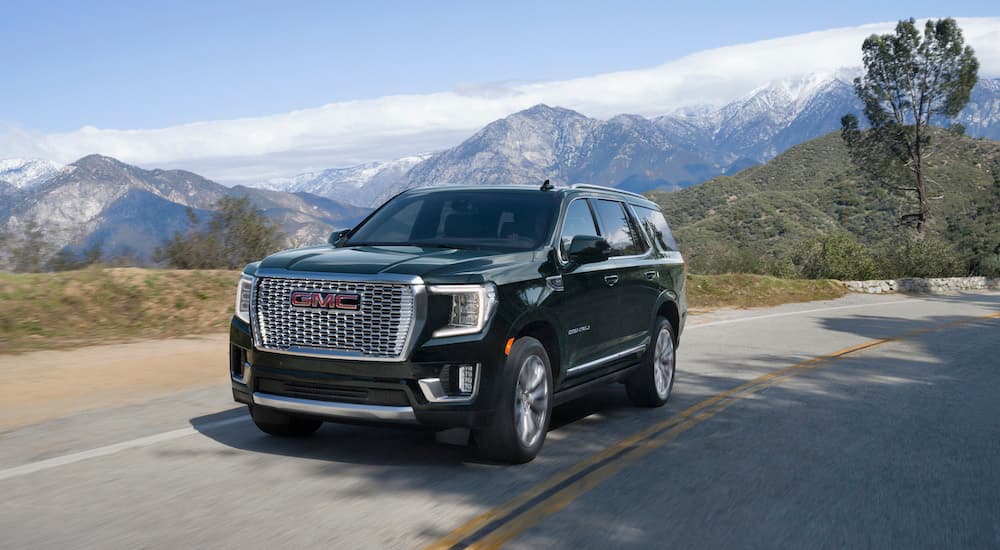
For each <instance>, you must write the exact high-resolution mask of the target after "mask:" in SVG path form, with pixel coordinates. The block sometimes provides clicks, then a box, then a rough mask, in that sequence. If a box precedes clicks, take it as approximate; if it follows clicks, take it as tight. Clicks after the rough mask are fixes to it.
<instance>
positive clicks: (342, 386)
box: [230, 317, 505, 429]
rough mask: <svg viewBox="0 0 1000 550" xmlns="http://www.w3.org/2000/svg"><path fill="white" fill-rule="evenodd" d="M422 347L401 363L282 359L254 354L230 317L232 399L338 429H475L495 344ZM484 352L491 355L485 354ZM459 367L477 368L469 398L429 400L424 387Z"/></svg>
mask: <svg viewBox="0 0 1000 550" xmlns="http://www.w3.org/2000/svg"><path fill="white" fill-rule="evenodd" d="M493 340H497V342H493ZM426 344H427V345H424V346H418V347H417V349H415V350H414V351H413V353H412V354H411V356H410V360H408V361H403V362H374V361H361V360H344V359H325V358H318V357H303V356H296V355H285V354H280V353H272V352H264V351H260V350H257V349H255V348H254V346H253V340H252V338H251V334H250V327H249V325H247V324H246V323H244V322H243V321H241V320H239V319H238V318H235V317H234V318H233V320H232V322H231V324H230V375H231V379H232V390H233V398H234V399H235V400H236V401H238V402H241V403H246V404H248V405H257V406H262V407H270V408H275V409H279V410H282V411H286V412H289V413H294V414H299V415H303V416H310V417H315V418H321V419H324V420H333V421H338V422H360V423H379V424H382V423H390V424H416V425H423V426H428V427H432V428H437V429H445V428H453V427H468V428H476V427H481V426H483V425H485V424H486V423H488V422H489V420H490V418H491V416H492V409H493V403H495V399H494V395H495V393H496V387H495V384H494V379H495V378H496V376H495V374H496V373H499V372H500V369H501V368H502V365H503V362H504V359H505V356H504V355H503V353H502V349H503V343H502V336H501V337H494V336H492V331H486V332H484V333H483V334H479V335H470V336H463V337H454V338H448V339H440V340H439V341H436V342H433V344H431V343H426ZM490 349H492V350H497V352H496V353H492V354H491V353H486V351H485V350H490ZM465 363H472V364H478V365H479V366H478V368H477V376H476V384H475V390H474V391H473V393H472V396H471V397H470V398H469V399H466V400H456V399H444V400H441V399H440V396H435V395H434V389H435V388H434V384H433V383H432V384H430V385H429V384H428V383H427V381H428V380H435V379H436V378H438V377H439V376H440V375H441V371H442V367H443V366H444V365H449V364H465ZM422 380H423V381H424V384H423V386H424V387H423V388H421V381H422ZM428 393H430V394H431V395H430V397H431V399H428V395H427V394H428ZM435 397H437V399H435ZM432 399H433V400H432Z"/></svg>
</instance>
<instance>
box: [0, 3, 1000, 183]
mask: <svg viewBox="0 0 1000 550" xmlns="http://www.w3.org/2000/svg"><path fill="white" fill-rule="evenodd" d="M959 25H960V26H961V27H962V29H963V32H964V33H965V38H966V42H967V43H968V44H970V45H972V46H973V48H975V49H976V54H977V57H978V58H979V61H980V63H981V69H980V74H981V75H982V76H1000V18H972V19H959ZM893 26H894V23H879V24H872V25H864V26H860V27H851V28H841V29H832V30H828V31H820V32H813V33H808V34H800V35H795V36H789V37H784V38H778V39H773V40H765V41H760V42H754V43H750V44H741V45H735V46H728V47H724V48H719V49H714V50H707V51H703V52H699V53H695V54H692V55H689V56H686V57H683V58H681V59H678V60H675V61H671V62H669V63H665V64H663V65H660V66H658V67H653V68H649V69H641V70H633V71H622V72H616V73H608V74H600V75H596V76H591V77H585V78H577V79H572V80H565V81H552V82H534V83H523V82H522V83H510V84H503V83H500V84H484V85H482V86H470V87H463V88H461V89H457V90H453V91H448V92H440V93H434V94H427V95H399V96H387V97H381V98H376V99H366V100H357V101H347V102H340V103H331V104H328V105H324V106H322V107H317V108H311V109H303V110H299V111H293V112H290V113H283V114H276V115H271V116H265V117H255V118H245V119H237V120H219V121H210V122H197V123H192V124H185V125H180V126H171V127H168V128H162V129H154V130H113V129H98V128H93V127H84V128H81V129H79V130H76V131H73V132H68V133H54V134H42V133H37V132H31V131H27V130H23V129H17V128H9V129H6V130H0V157H10V156H30V157H41V158H47V159H52V160H56V161H59V162H72V161H73V160H75V159H77V158H79V157H82V156H84V155H87V154H90V153H101V154H105V155H110V156H113V157H116V158H119V159H121V160H123V161H125V162H130V163H135V164H139V165H141V166H156V167H162V168H168V167H178V168H186V169H190V170H194V171H198V172H201V173H203V174H204V175H206V176H208V177H211V178H214V179H218V180H220V181H223V182H232V183H236V182H252V181H254V180H262V179H266V178H269V177H274V176H277V175H287V174H292V173H298V172H303V171H308V170H318V169H322V168H328V167H331V166H343V165H349V164H355V163H359V162H367V161H371V160H384V159H389V158H394V157H397V156H403V155H407V154H413V153H417V152H423V151H428V150H434V149H441V148H445V147H449V146H452V145H454V144H456V143H458V142H459V141H460V140H461V139H462V138H463V137H465V136H467V135H469V134H470V133H472V132H473V131H475V130H477V129H479V128H480V127H482V126H483V125H485V124H487V123H489V122H491V121H493V120H496V119H498V118H501V117H504V116H506V115H509V114H510V113H513V112H515V111H519V110H521V109H525V108H527V107H530V106H532V105H535V104H537V103H547V104H549V105H558V106H562V107H568V108H571V109H575V110H578V111H580V112H582V113H584V114H587V115H590V116H595V117H601V118H606V117H610V116H613V115H616V114H619V113H637V114H644V115H655V114H661V113H665V112H670V111H673V110H675V109H678V108H681V107H686V106H693V105H702V104H715V105H719V104H722V103H725V102H728V101H731V100H733V99H736V98H737V97H740V96H742V95H744V94H746V93H748V92H749V91H751V90H752V89H754V88H756V87H759V86H761V85H764V84H766V83H768V82H770V81H773V80H777V79H782V78H789V77H793V76H797V75H803V74H807V73H813V72H817V71H822V72H830V73H833V72H834V71H837V70H839V69H842V68H845V67H855V66H859V65H860V45H861V42H862V40H863V39H864V38H865V37H866V36H868V35H869V34H872V33H883V32H890V31H891V30H892V27H893Z"/></svg>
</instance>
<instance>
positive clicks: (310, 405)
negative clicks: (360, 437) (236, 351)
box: [253, 392, 417, 423]
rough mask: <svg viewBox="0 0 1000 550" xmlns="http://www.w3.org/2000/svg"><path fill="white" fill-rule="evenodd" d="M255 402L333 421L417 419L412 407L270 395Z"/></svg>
mask: <svg viewBox="0 0 1000 550" xmlns="http://www.w3.org/2000/svg"><path fill="white" fill-rule="evenodd" d="M253 402H254V404H255V405H260V406H262V407H271V408H274V409H279V410H282V411H287V412H296V413H302V414H310V415H314V416H321V417H323V418H329V419H333V420H337V419H343V420H376V421H380V422H402V423H415V422H416V421H417V417H416V416H415V415H414V414H413V408H412V407H390V406H387V405H359V404H357V403H334V402H330V401H315V400H312V399H299V398H297V397H285V396H283V395H273V394H270V393H261V392H254V393H253Z"/></svg>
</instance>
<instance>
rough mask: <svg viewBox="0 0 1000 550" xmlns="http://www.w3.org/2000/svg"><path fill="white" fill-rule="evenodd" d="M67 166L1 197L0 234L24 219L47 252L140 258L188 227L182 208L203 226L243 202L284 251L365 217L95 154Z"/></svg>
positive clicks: (311, 200) (321, 201) (19, 228)
mask: <svg viewBox="0 0 1000 550" xmlns="http://www.w3.org/2000/svg"><path fill="white" fill-rule="evenodd" d="M67 168H68V169H66V170H61V171H60V172H59V173H58V174H56V175H55V176H54V177H52V178H50V179H49V180H47V181H45V182H44V183H41V184H37V185H35V186H33V187H27V188H24V189H19V190H17V191H15V192H13V193H11V194H9V195H8V196H7V197H5V199H4V201H3V202H2V203H0V229H4V230H6V231H8V232H10V233H13V234H14V235H19V234H21V233H23V231H24V229H25V227H26V225H27V224H28V222H29V220H31V221H33V222H35V223H37V224H38V225H39V226H40V227H41V229H42V231H43V232H44V234H45V239H46V241H47V242H48V243H49V244H51V245H52V246H53V247H54V248H55V249H62V248H68V249H71V250H73V249H82V248H84V247H86V246H89V245H92V244H100V245H101V246H102V248H103V249H104V252H105V253H106V254H108V255H111V256H114V255H118V254H122V253H126V252H128V253H132V254H135V255H137V256H138V257H139V258H141V259H144V260H148V259H149V258H150V256H151V254H152V252H153V250H154V249H155V248H156V247H157V246H159V245H160V244H162V243H163V242H164V241H165V240H166V239H167V238H168V237H170V236H171V235H172V234H173V233H174V232H176V231H183V230H185V229H187V228H188V227H189V225H190V222H189V218H188V209H189V208H190V209H191V210H192V211H193V212H194V213H195V214H197V215H199V217H200V218H201V219H203V220H204V219H206V218H207V217H208V216H209V215H210V211H211V209H212V207H213V205H214V204H215V203H216V201H218V200H219V199H220V198H222V197H224V196H243V195H247V196H249V197H250V199H251V201H252V202H253V203H254V204H255V205H256V206H257V207H258V208H259V209H261V210H263V211H264V213H265V214H266V215H267V216H268V217H269V218H271V219H272V220H274V221H276V222H277V223H278V224H279V225H280V226H281V227H282V229H283V230H284V231H285V233H286V234H287V235H288V236H289V244H290V245H304V244H310V243H317V242H323V241H324V240H325V239H326V236H327V235H328V234H329V232H330V231H331V230H332V229H334V228H337V227H342V226H345V225H352V224H354V223H356V222H357V220H358V219H360V218H361V217H362V216H363V215H364V214H365V213H366V212H367V209H363V208H358V207H354V206H350V205H345V204H341V203H339V202H336V201H333V200H331V199H326V198H323V197H318V196H315V195H311V194H308V193H283V192H279V191H268V190H262V189H250V188H245V187H235V188H229V187H225V186H222V185H219V184H218V183H215V182H213V181H210V180H207V179H205V178H203V177H201V176H199V175H198V174H194V173H191V172H186V171H183V170H144V169H141V168H138V167H135V166H131V165H128V164H125V163H123V162H121V161H118V160H116V159H113V158H110V157H105V156H100V155H90V156H87V157H84V158H82V159H80V160H78V161H76V162H74V163H73V164H71V165H69V167H67Z"/></svg>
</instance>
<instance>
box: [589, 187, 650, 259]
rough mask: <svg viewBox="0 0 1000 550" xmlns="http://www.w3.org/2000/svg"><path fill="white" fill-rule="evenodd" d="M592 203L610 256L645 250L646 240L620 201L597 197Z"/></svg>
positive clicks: (633, 253)
mask: <svg viewBox="0 0 1000 550" xmlns="http://www.w3.org/2000/svg"><path fill="white" fill-rule="evenodd" d="M593 204H594V210H596V211H597V218H598V219H599V220H600V221H601V228H602V229H603V230H604V238H605V239H606V240H607V241H608V244H610V245H611V255H612V256H636V255H638V254H642V253H644V252H645V251H646V242H645V241H644V240H643V239H642V236H641V234H640V233H639V230H638V229H639V228H638V227H637V226H636V225H635V223H634V221H633V220H632V217H631V216H629V214H628V212H627V211H626V210H625V206H624V205H623V204H622V203H620V202H617V201H609V200H603V199H598V200H595V201H593Z"/></svg>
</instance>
